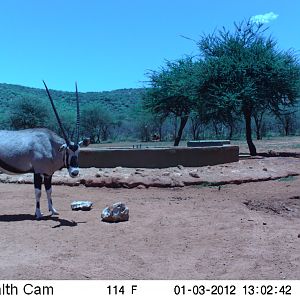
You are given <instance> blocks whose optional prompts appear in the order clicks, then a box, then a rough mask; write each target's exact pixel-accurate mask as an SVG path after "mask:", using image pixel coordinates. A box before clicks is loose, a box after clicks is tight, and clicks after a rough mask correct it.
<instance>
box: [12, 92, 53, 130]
mask: <svg viewBox="0 0 300 300" xmlns="http://www.w3.org/2000/svg"><path fill="white" fill-rule="evenodd" d="M49 116H50V113H49V108H48V107H47V105H46V104H45V102H44V101H41V99H39V98H36V97H30V98H29V97H26V96H23V97H21V98H19V99H18V100H16V101H15V102H14V103H13V105H12V107H11V109H10V113H9V117H8V118H9V123H10V126H11V127H12V128H13V129H27V128H36V127H47V125H48V123H49Z"/></svg>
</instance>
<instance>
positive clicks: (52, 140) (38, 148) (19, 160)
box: [0, 81, 89, 219]
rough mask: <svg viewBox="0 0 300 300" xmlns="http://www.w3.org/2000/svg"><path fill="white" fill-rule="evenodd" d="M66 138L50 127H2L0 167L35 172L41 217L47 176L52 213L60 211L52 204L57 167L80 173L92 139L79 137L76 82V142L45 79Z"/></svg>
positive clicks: (38, 213) (50, 210) (36, 194)
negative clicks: (81, 157)
mask: <svg viewBox="0 0 300 300" xmlns="http://www.w3.org/2000/svg"><path fill="white" fill-rule="evenodd" d="M43 83H44V85H45V88H46V92H47V94H48V97H49V100H50V102H51V105H52V108H53V111H54V114H55V116H56V119H57V122H58V124H59V127H60V129H61V132H62V135H63V138H61V137H59V136H58V135H57V134H56V133H54V132H53V131H51V130H48V129H46V128H34V129H25V130H18V131H11V130H0V170H1V171H3V172H4V173H8V174H22V173H33V174H34V188H35V199H36V209H35V217H36V218H37V219H41V218H42V217H43V214H42V213H41V210H40V198H41V188H42V183H43V180H44V185H45V189H46V194H47V199H48V209H49V212H50V213H51V214H52V215H58V212H57V211H56V209H55V208H54V207H53V204H52V198H51V193H52V188H51V180H52V175H53V173H54V172H55V171H57V170H60V169H62V168H67V169H68V172H69V175H70V176H71V177H76V176H78V174H79V166H78V154H79V151H80V147H81V146H88V145H89V139H84V140H83V141H79V123H80V111H79V97H78V90H77V84H76V103H77V121H76V131H75V142H72V141H70V139H69V138H68V136H67V135H66V132H65V130H64V128H63V126H62V123H61V120H60V118H59V116H58V113H57V110H56V108H55V106H54V102H53V100H52V97H51V95H50V92H49V90H48V87H47V85H46V83H45V82H44V81H43Z"/></svg>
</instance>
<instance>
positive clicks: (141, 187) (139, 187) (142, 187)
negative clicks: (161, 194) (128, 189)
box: [136, 184, 146, 190]
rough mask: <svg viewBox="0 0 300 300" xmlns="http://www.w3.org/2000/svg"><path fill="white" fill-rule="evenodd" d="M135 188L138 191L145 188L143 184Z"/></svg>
mask: <svg viewBox="0 0 300 300" xmlns="http://www.w3.org/2000/svg"><path fill="white" fill-rule="evenodd" d="M136 188H137V189H139V190H143V189H145V188H146V187H145V186H144V185H143V184H139V185H138V186H137V187H136Z"/></svg>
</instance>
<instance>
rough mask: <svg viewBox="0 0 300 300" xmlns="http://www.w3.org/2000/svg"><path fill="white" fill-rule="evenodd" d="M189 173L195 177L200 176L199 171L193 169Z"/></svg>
mask: <svg viewBox="0 0 300 300" xmlns="http://www.w3.org/2000/svg"><path fill="white" fill-rule="evenodd" d="M189 175H190V176H191V177H194V178H200V175H199V174H198V173H197V171H191V172H190V173H189Z"/></svg>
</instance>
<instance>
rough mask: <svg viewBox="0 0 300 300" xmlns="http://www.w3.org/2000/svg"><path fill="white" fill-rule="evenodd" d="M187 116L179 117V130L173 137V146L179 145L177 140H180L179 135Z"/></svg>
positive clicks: (180, 135)
mask: <svg viewBox="0 0 300 300" xmlns="http://www.w3.org/2000/svg"><path fill="white" fill-rule="evenodd" d="M188 118H189V117H188V116H184V117H181V118H180V126H179V130H178V134H177V136H176V138H175V141H174V146H178V145H179V142H180V140H181V137H182V133H183V129H184V127H185V125H186V123H187V121H188Z"/></svg>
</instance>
